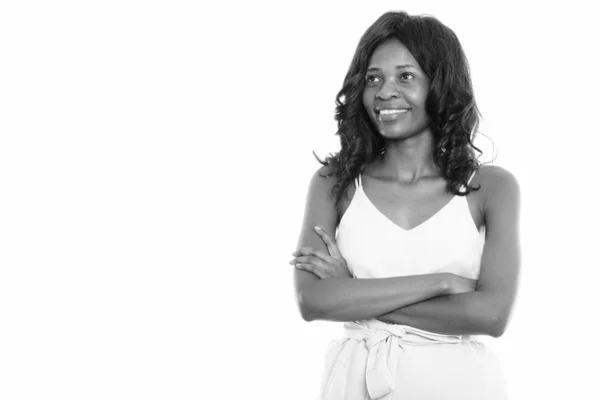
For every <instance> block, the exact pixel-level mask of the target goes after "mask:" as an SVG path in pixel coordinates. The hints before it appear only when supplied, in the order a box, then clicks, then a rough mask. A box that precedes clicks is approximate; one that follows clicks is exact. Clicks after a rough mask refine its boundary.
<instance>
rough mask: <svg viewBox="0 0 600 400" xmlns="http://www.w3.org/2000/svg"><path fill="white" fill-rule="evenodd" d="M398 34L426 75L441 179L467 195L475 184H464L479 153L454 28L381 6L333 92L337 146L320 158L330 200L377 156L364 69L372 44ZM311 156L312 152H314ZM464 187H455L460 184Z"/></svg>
mask: <svg viewBox="0 0 600 400" xmlns="http://www.w3.org/2000/svg"><path fill="white" fill-rule="evenodd" d="M392 38H394V39H398V40H399V41H400V42H401V43H402V44H404V46H406V48H407V49H408V50H409V51H410V52H411V54H412V55H413V57H414V58H415V59H416V61H417V62H418V63H419V65H420V66H421V68H422V69H423V71H424V72H425V74H426V75H427V76H428V77H429V79H430V87H429V93H428V94H427V99H426V103H425V110H426V112H427V114H428V116H429V120H430V126H429V127H430V129H431V131H432V133H433V135H434V142H435V148H434V154H433V158H434V160H435V163H436V165H437V166H438V168H440V171H441V173H442V176H443V177H444V179H445V180H446V182H447V185H446V190H447V191H449V192H451V193H452V194H455V195H467V194H469V193H470V192H471V191H473V190H478V189H479V187H472V186H469V185H468V179H469V177H470V175H471V174H472V173H473V172H474V171H476V170H477V169H478V168H479V166H480V162H479V161H478V159H477V157H476V156H475V150H476V151H477V152H479V154H481V150H479V149H478V148H477V147H476V146H475V145H474V144H473V139H474V138H475V134H476V133H477V128H478V126H479V117H480V114H479V111H478V109H477V105H476V103H475V98H474V95H473V87H472V84H471V77H470V71H469V65H468V62H467V58H466V56H465V54H464V51H463V49H462V46H461V45H460V42H459V41H458V38H457V37H456V34H455V33H454V32H453V31H452V30H451V29H449V28H448V27H446V26H445V25H443V24H442V23H441V22H440V21H438V20H437V19H436V18H434V17H431V16H426V15H420V16H411V15H408V14H407V13H406V12H395V11H392V12H387V13H385V14H383V15H382V16H381V17H379V19H378V20H377V21H375V23H374V24H373V25H371V26H370V27H369V29H367V31H366V32H365V33H364V35H363V36H362V38H361V39H360V41H359V44H358V47H357V49H356V52H355V54H354V57H353V59H352V62H351V64H350V68H349V69H348V72H347V74H346V77H345V79H344V84H343V86H342V89H341V90H340V91H339V93H338V95H337V97H336V113H335V119H336V121H337V124H338V130H337V132H336V135H338V136H339V137H340V143H341V149H340V151H339V152H337V153H336V154H333V155H331V154H330V155H328V156H327V157H326V158H325V160H324V161H321V160H320V159H319V158H318V157H317V160H319V162H320V163H321V164H323V165H325V166H330V171H331V172H329V174H328V175H326V176H327V177H330V176H332V175H333V176H335V178H336V183H335V184H334V186H333V189H332V196H333V197H334V199H335V204H336V205H338V204H339V202H340V200H341V196H342V194H343V193H344V192H345V190H346V188H347V187H348V185H350V183H352V181H353V180H354V179H355V178H356V177H357V176H358V175H359V174H361V173H362V172H363V171H364V169H365V167H366V166H367V165H368V164H369V163H371V162H372V161H374V160H376V159H377V158H378V157H381V156H382V154H383V151H384V149H385V147H384V146H385V141H384V139H383V137H382V136H381V135H380V134H379V132H378V131H377V130H376V129H375V127H374V126H373V124H372V122H371V120H370V119H369V116H368V115H367V113H366V110H365V108H364V106H363V102H362V94H363V89H364V87H365V74H366V71H367V68H368V62H369V59H370V58H371V55H372V54H373V52H374V50H375V49H376V48H377V47H378V46H379V45H380V44H381V43H383V42H384V41H386V40H388V39H392ZM315 157H316V155H315ZM462 185H464V187H465V188H466V189H465V190H464V191H462V192H461V191H460V188H461V186H462Z"/></svg>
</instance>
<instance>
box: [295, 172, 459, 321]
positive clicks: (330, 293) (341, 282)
mask: <svg viewBox="0 0 600 400" xmlns="http://www.w3.org/2000/svg"><path fill="white" fill-rule="evenodd" d="M327 172H328V169H327V168H321V169H320V170H319V171H317V172H316V173H315V174H314V175H313V177H312V179H311V182H310V187H309V190H308V196H307V201H306V208H305V212H304V219H303V223H302V231H301V234H300V239H299V243H298V248H300V247H312V248H313V249H315V250H317V251H322V252H325V253H326V254H329V253H328V250H327V246H326V244H325V243H324V242H323V240H322V239H321V237H320V236H319V235H317V233H316V232H315V231H314V227H315V226H320V227H321V228H323V229H324V230H325V231H326V232H335V229H336V227H337V224H338V211H337V209H336V207H335V202H334V199H333V198H332V196H331V188H332V186H333V184H334V183H335V182H334V181H335V178H333V177H332V178H322V177H321V176H319V173H321V175H324V174H326V173H327ZM448 275H449V274H428V275H417V276H407V277H394V278H381V279H352V278H334V279H319V278H318V277H317V276H315V275H314V274H312V273H311V272H308V271H304V270H300V269H297V268H295V269H294V283H295V289H296V297H297V302H298V305H299V308H300V313H301V315H302V317H303V318H304V319H305V320H306V321H312V320H315V319H322V320H330V321H356V320H361V319H367V318H375V317H377V316H379V315H381V314H385V313H388V312H391V311H393V310H395V309H397V308H400V307H404V306H406V305H409V304H414V303H417V302H419V301H423V300H426V299H429V298H432V297H436V296H440V295H443V294H447V293H450V289H451V288H450V287H449V285H448V283H447V281H448V279H447V277H448Z"/></svg>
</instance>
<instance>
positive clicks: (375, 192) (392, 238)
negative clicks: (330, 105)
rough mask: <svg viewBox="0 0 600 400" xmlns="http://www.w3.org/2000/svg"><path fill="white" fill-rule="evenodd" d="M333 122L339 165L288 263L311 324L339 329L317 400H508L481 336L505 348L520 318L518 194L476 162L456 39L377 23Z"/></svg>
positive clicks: (437, 26) (440, 31) (498, 171)
mask: <svg viewBox="0 0 600 400" xmlns="http://www.w3.org/2000/svg"><path fill="white" fill-rule="evenodd" d="M336 119H337V121H338V128H339V129H338V132H337V134H338V135H339V136H340V141H341V150H340V151H339V152H338V153H337V154H335V155H333V156H330V157H328V158H327V159H326V160H325V161H324V162H323V167H321V168H320V169H319V170H318V171H317V172H315V174H314V176H313V178H312V180H311V183H310V187H309V190H308V196H307V203H306V209H305V215H304V221H303V224H302V230H301V234H300V239H299V244H298V249H297V250H296V251H295V252H294V253H293V255H294V257H295V258H294V259H293V260H292V261H291V263H292V264H293V265H295V266H296V269H295V288H296V293H297V298H298V304H299V307H300V311H301V314H302V317H303V318H304V319H305V320H306V321H312V320H316V319H320V320H329V321H341V322H344V333H345V334H344V337H343V338H340V339H337V340H334V341H333V342H332V343H331V346H330V348H329V350H328V352H327V356H326V365H325V374H324V377H323V383H322V387H321V394H320V399H332V400H333V399H335V400H341V399H347V400H353V399H356V400H365V399H373V400H375V399H387V400H396V399H397V400H400V399H402V400H407V399H436V400H439V399H462V400H465V399H478V400H480V399H486V400H490V399H503V398H506V388H505V382H504V377H503V373H502V371H501V369H500V368H499V365H498V362H497V359H496V357H495V356H494V354H493V353H492V352H491V351H490V350H489V349H488V348H487V347H486V346H485V345H484V344H483V343H481V342H479V341H477V340H476V339H477V338H476V335H489V336H493V337H499V336H500V335H502V333H503V332H504V331H505V329H506V325H507V321H508V319H509V315H510V312H511V308H512V305H513V302H514V298H515V292H516V289H517V280H518V270H519V264H520V255H519V254H520V251H519V230H518V218H519V186H518V183H517V181H516V180H515V178H514V176H513V175H512V174H511V173H509V172H508V171H506V170H505V169H503V168H500V167H497V166H489V165H481V164H480V163H479V162H478V160H477V159H476V157H475V150H478V149H477V148H476V147H475V146H474V145H473V141H472V140H473V138H474V135H475V133H476V131H477V126H478V122H479V115H478V110H477V106H476V103H475V99H474V97H473V89H472V85H471V78H470V74H469V68H468V64H467V60H466V58H465V55H464V52H463V50H462V47H461V45H460V43H459V41H458V39H457V37H456V35H455V34H454V32H452V30H450V29H449V28H447V27H446V26H444V25H443V24H441V23H440V22H439V21H438V20H436V19H435V18H433V17H430V16H410V15H408V14H406V13H404V12H389V13H386V14H384V15H383V16H381V17H380V18H379V19H378V20H377V21H376V22H375V23H374V24H373V25H372V26H371V27H370V28H369V29H368V30H367V31H366V33H365V34H364V35H363V37H362V38H361V40H360V43H359V45H358V48H357V50H356V54H355V55H354V58H353V60H352V63H351V65H350V69H349V71H348V73H347V75H346V78H345V81H344V85H343V87H342V89H341V91H340V92H339V94H338V96H337V114H336ZM336 229H337V235H335V233H336ZM334 237H335V238H334Z"/></svg>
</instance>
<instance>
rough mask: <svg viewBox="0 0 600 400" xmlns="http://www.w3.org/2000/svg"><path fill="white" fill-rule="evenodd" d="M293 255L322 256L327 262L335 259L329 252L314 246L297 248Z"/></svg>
mask: <svg viewBox="0 0 600 400" xmlns="http://www.w3.org/2000/svg"><path fill="white" fill-rule="evenodd" d="M292 255H293V256H294V257H300V256H314V257H318V258H320V259H321V260H323V261H327V262H332V261H334V259H333V257H331V256H330V255H329V254H325V253H324V252H322V251H319V250H315V249H313V248H312V247H301V248H299V249H298V250H296V251H295V252H293V253H292Z"/></svg>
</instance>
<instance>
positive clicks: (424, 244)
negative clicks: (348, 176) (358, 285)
mask: <svg viewBox="0 0 600 400" xmlns="http://www.w3.org/2000/svg"><path fill="white" fill-rule="evenodd" d="M474 175H475V174H473V175H472V176H471V178H470V179H469V182H470V181H471V179H473V176H474ZM355 184H356V190H355V193H354V197H353V198H352V201H351V202H350V205H349V206H348V209H347V210H346V212H345V214H344V215H343V217H342V220H341V221H340V224H339V226H338V230H337V235H336V241H337V244H338V247H339V249H340V251H341V253H342V254H343V256H344V258H345V259H346V262H347V265H348V269H349V270H350V272H351V273H352V274H353V275H354V277H356V278H389V277H395V276H408V275H420V274H432V273H440V272H450V273H453V274H456V275H460V276H463V277H465V278H470V279H478V278H479V270H480V265H481V256H482V254H483V246H484V243H485V227H484V226H483V227H482V229H481V230H480V231H478V230H477V227H476V226H475V222H474V221H473V217H472V216H471V212H470V211H469V205H468V203H467V198H466V196H456V195H455V196H454V197H453V198H452V199H451V200H450V201H449V202H448V203H447V204H446V205H445V206H444V207H443V208H442V209H441V210H439V211H438V212H437V213H436V214H434V215H433V216H432V217H431V218H429V219H428V220H426V221H425V222H423V223H422V224H420V225H418V226H416V227H414V228H413V229H410V230H406V229H403V228H401V227H400V226H398V225H396V224H395V223H394V222H392V221H391V220H390V219H388V218H387V217H386V216H385V215H384V214H382V213H381V212H380V211H379V210H378V209H377V208H376V207H375V206H374V205H373V203H372V202H371V201H370V200H369V198H368V197H367V196H366V194H365V192H364V191H363V189H362V185H361V180H360V176H359V177H358V178H357V179H356V182H355ZM463 189H464V187H463V188H461V191H462V190H463Z"/></svg>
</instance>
